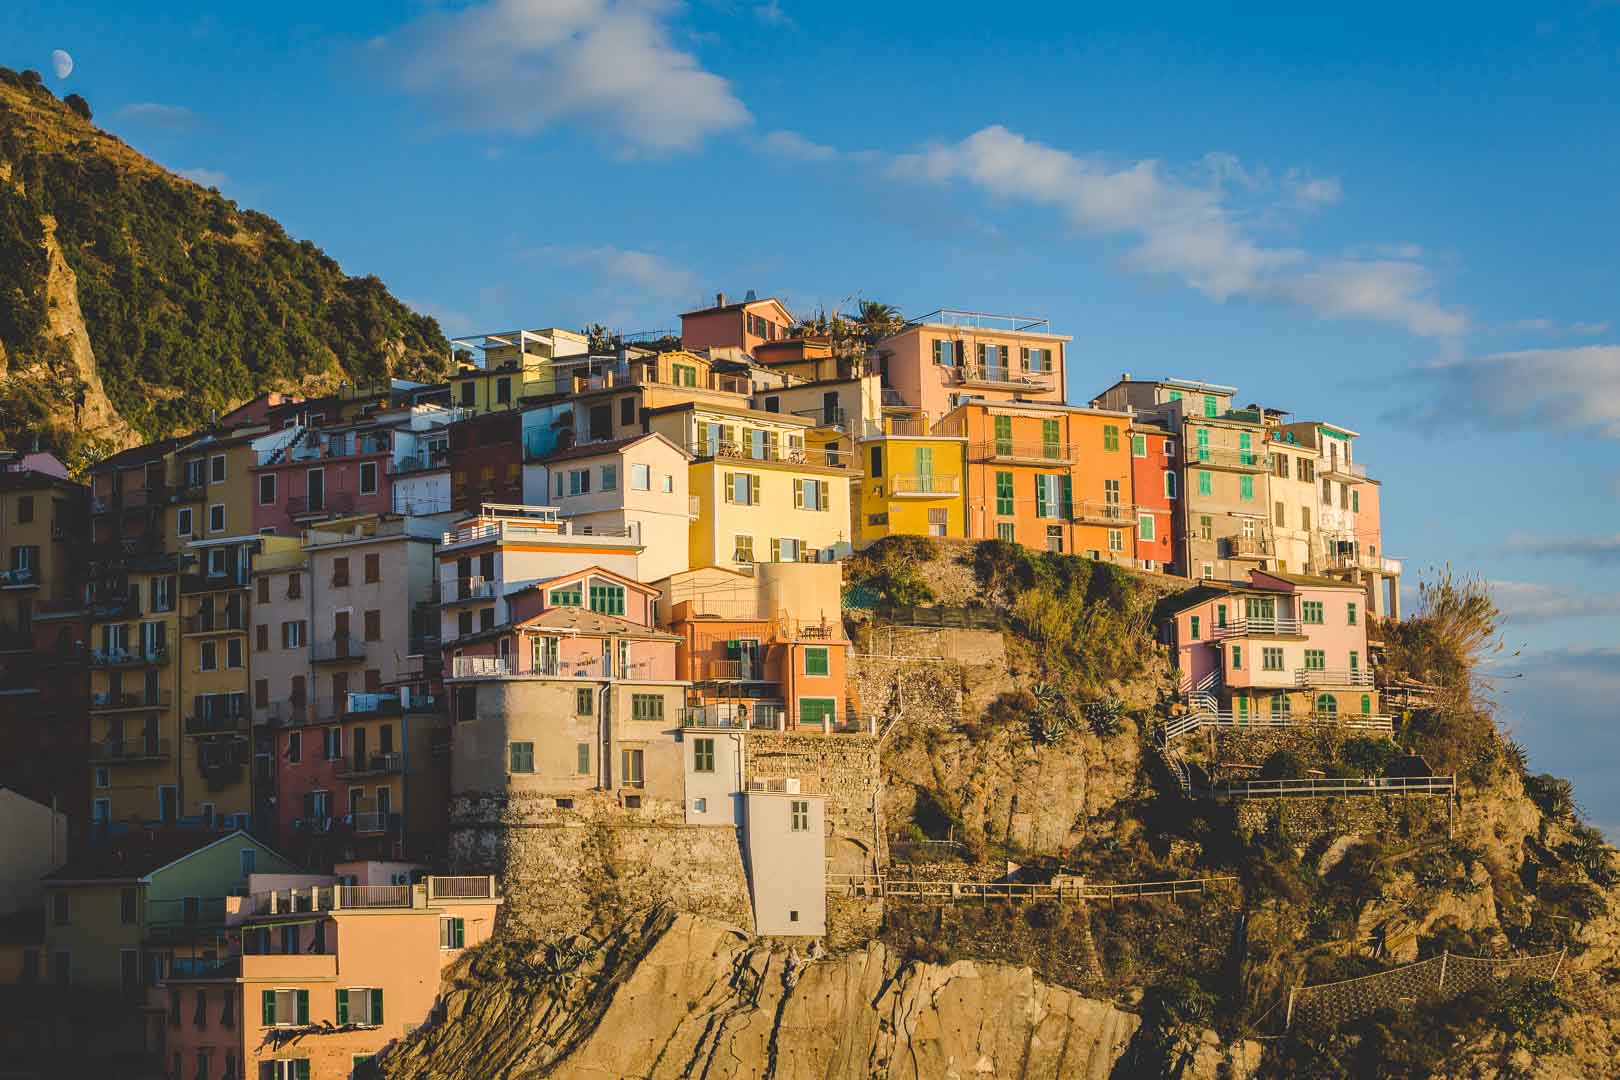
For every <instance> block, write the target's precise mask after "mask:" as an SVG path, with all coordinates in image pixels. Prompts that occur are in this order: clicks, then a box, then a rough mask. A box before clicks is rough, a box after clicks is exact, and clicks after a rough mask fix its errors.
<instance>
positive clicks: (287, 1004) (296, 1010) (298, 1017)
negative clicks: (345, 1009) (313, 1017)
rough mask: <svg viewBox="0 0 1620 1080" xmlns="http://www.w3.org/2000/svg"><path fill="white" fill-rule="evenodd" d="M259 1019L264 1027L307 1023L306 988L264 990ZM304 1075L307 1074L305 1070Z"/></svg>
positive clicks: (307, 1002)
mask: <svg viewBox="0 0 1620 1080" xmlns="http://www.w3.org/2000/svg"><path fill="white" fill-rule="evenodd" d="M260 1002H261V1005H260V1010H261V1019H262V1021H263V1023H264V1026H265V1027H290V1026H292V1025H293V1024H307V1023H309V991H308V990H266V991H264V992H263V994H262V995H261V997H260ZM304 1075H306V1076H307V1075H308V1073H307V1072H306V1073H305V1074H304Z"/></svg>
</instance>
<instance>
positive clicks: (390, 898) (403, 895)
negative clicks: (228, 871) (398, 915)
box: [243, 875, 499, 917]
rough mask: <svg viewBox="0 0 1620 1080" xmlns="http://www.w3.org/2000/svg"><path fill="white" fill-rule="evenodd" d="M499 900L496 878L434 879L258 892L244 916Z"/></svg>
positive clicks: (450, 877) (249, 898)
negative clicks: (406, 883) (405, 882)
mask: <svg viewBox="0 0 1620 1080" xmlns="http://www.w3.org/2000/svg"><path fill="white" fill-rule="evenodd" d="M498 896H499V893H498V892H497V891H496V886H495V879H494V878H493V877H489V876H484V875H477V876H466V875H462V876H442V877H441V876H438V875H431V876H429V877H427V878H426V879H425V880H423V881H422V882H419V883H418V884H415V885H312V886H308V887H306V888H302V889H276V890H273V891H268V892H256V893H253V894H252V895H251V896H249V897H247V899H246V902H245V903H244V904H243V912H244V913H245V914H247V915H248V916H250V917H256V916H264V915H293V914H302V913H312V912H319V911H341V910H343V909H344V908H374V909H375V908H412V907H423V906H427V905H428V904H430V903H431V902H433V901H439V900H449V901H456V900H494V899H496V898H497V897H498Z"/></svg>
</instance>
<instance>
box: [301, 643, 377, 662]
mask: <svg viewBox="0 0 1620 1080" xmlns="http://www.w3.org/2000/svg"><path fill="white" fill-rule="evenodd" d="M365 658H366V647H365V645H364V643H362V642H361V641H360V640H359V639H358V638H352V637H331V638H327V639H325V640H324V641H316V642H312V643H311V644H310V646H309V659H310V662H311V663H313V664H353V663H359V662H360V661H362V660H364V659H365Z"/></svg>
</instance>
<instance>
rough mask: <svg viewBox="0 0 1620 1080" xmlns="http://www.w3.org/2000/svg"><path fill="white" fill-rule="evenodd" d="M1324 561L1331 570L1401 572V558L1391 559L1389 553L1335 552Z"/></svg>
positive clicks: (1395, 574) (1392, 574)
mask: <svg viewBox="0 0 1620 1080" xmlns="http://www.w3.org/2000/svg"><path fill="white" fill-rule="evenodd" d="M1322 562H1323V563H1324V564H1325V566H1326V568H1327V569H1329V570H1371V571H1373V572H1374V573H1378V574H1389V575H1391V576H1393V577H1398V576H1399V575H1400V573H1401V560H1399V559H1391V558H1390V557H1388V556H1387V555H1369V554H1367V553H1366V552H1354V551H1341V552H1335V553H1334V554H1331V555H1327V556H1325V557H1324V558H1323V560H1322Z"/></svg>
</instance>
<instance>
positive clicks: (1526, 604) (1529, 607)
mask: <svg viewBox="0 0 1620 1080" xmlns="http://www.w3.org/2000/svg"><path fill="white" fill-rule="evenodd" d="M1491 597H1492V599H1494V600H1495V601H1496V606H1497V607H1499V608H1501V609H1502V614H1503V615H1504V616H1506V618H1507V621H1508V625H1509V626H1511V625H1513V624H1514V623H1534V622H1549V621H1552V620H1555V619H1587V618H1594V617H1600V616H1612V615H1620V593H1615V592H1594V591H1592V590H1590V589H1575V588H1569V587H1565V586H1562V585H1542V584H1539V583H1536V582H1529V581H1493V582H1491Z"/></svg>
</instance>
